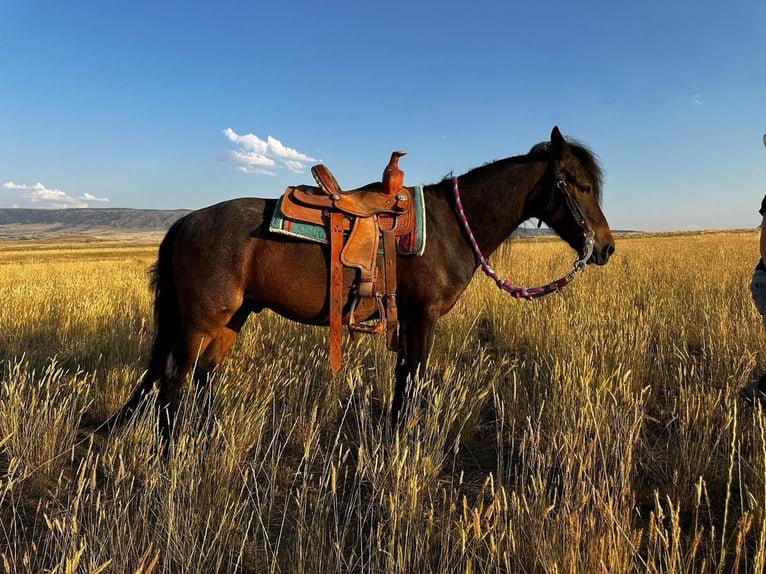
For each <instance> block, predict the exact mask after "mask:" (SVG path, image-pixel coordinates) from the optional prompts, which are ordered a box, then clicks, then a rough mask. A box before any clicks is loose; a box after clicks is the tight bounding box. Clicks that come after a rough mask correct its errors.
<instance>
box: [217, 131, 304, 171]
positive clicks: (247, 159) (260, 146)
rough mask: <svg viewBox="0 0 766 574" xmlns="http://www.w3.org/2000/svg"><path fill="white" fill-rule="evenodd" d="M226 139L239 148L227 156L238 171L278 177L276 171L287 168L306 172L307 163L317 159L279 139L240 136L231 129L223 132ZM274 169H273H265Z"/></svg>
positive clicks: (252, 135) (253, 135)
mask: <svg viewBox="0 0 766 574" xmlns="http://www.w3.org/2000/svg"><path fill="white" fill-rule="evenodd" d="M223 134H224V135H225V136H226V138H227V139H228V140H229V141H230V142H232V143H235V144H237V145H238V146H239V148H238V149H235V150H231V151H229V153H228V154H227V155H226V156H225V157H226V159H229V160H231V161H233V162H234V163H235V164H236V165H237V171H241V172H244V173H256V174H263V175H276V172H275V171H273V170H274V169H281V168H287V169H288V170H290V171H292V172H295V173H302V172H303V171H305V170H306V163H311V162H316V161H318V160H317V159H315V158H313V157H311V156H309V155H306V154H304V153H301V152H299V151H298V150H296V149H295V148H291V147H287V146H286V145H284V144H283V143H282V142H281V141H279V140H278V139H277V138H275V137H272V136H270V135H269V136H267V137H266V140H265V141H264V140H262V139H261V138H259V137H258V136H256V135H255V134H245V135H240V134H238V133H237V132H235V131H234V130H233V129H231V128H226V129H225V130H223ZM265 168H272V169H265Z"/></svg>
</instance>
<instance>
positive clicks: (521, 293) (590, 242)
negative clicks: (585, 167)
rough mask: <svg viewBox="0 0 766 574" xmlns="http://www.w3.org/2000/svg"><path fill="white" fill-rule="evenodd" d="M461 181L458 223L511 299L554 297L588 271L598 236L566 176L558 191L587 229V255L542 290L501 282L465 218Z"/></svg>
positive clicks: (455, 190) (456, 193) (457, 198)
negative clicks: (570, 191)
mask: <svg viewBox="0 0 766 574" xmlns="http://www.w3.org/2000/svg"><path fill="white" fill-rule="evenodd" d="M457 179H458V178H457V177H453V178H452V193H453V196H454V198H455V212H456V213H457V217H458V220H459V221H460V223H461V225H462V226H463V230H464V231H465V232H466V235H468V240H469V242H470V244H471V247H472V248H473V251H474V254H475V255H476V257H478V259H479V262H480V263H481V269H482V271H483V272H484V273H485V274H486V275H487V276H488V277H490V278H491V279H493V280H494V281H495V284H496V285H497V286H498V287H499V288H500V289H502V290H503V291H505V292H506V293H508V294H509V295H510V296H511V297H514V298H515V299H526V300H528V301H531V300H532V299H537V298H538V297H543V296H545V295H549V294H551V293H557V292H559V291H561V289H563V288H564V287H566V286H567V285H568V284H569V283H571V281H572V280H573V279H574V278H575V275H576V274H577V273H579V272H580V271H582V270H583V269H585V266H586V265H587V262H588V259H590V256H591V255H592V254H593V246H594V244H595V241H594V239H593V236H594V232H593V230H592V229H590V228H589V227H588V224H587V222H586V219H585V215H584V214H583V212H582V208H581V207H580V205H579V204H578V203H577V201H576V200H575V199H574V198H573V197H572V196H571V195H570V193H569V190H568V189H567V182H566V179H565V178H564V176H563V174H560V175H559V178H558V180H557V181H556V188H557V189H559V190H561V191H562V192H563V193H564V197H565V198H566V203H567V206H568V207H569V209H570V210H571V211H572V215H573V216H574V217H575V219H576V220H577V223H578V224H579V225H580V226H581V227H583V229H584V231H585V242H584V246H583V254H582V256H581V257H580V258H579V259H577V260H575V262H574V263H573V265H572V270H571V271H570V272H569V273H567V274H566V275H565V276H564V277H562V278H561V279H557V280H555V281H551V282H550V283H548V284H546V285H541V286H540V287H518V286H516V285H512V284H511V283H510V282H509V281H508V280H507V279H501V278H500V277H499V276H498V275H497V273H496V272H495V270H494V269H492V267H490V265H489V261H488V260H487V258H486V257H484V255H483V254H482V252H481V249H480V248H479V244H478V243H477V242H476V238H475V237H474V235H473V231H471V226H470V225H469V223H468V218H467V217H466V215H465V211H463V202H462V201H461V200H460V190H459V188H458V181H457Z"/></svg>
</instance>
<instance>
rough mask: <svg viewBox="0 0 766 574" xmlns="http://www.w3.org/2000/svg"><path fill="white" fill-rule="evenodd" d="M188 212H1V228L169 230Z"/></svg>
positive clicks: (151, 210) (87, 210) (175, 210)
mask: <svg viewBox="0 0 766 574" xmlns="http://www.w3.org/2000/svg"><path fill="white" fill-rule="evenodd" d="M186 213H189V210H188V209H122V208H114V209H113V208H103V209H0V225H50V224H64V225H75V226H93V227H116V228H121V229H141V230H146V231H150V230H160V229H167V228H168V227H170V225H171V224H172V223H173V222H174V221H175V220H176V219H178V218H179V217H181V216H182V215H184V214H186Z"/></svg>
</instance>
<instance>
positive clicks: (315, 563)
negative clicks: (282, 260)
mask: <svg viewBox="0 0 766 574" xmlns="http://www.w3.org/2000/svg"><path fill="white" fill-rule="evenodd" d="M156 246H157V244H156V243H145V244H135V243H130V244H122V243H119V242H112V243H89V244H77V243H59V244H57V243H39V242H38V243H28V244H24V243H13V242H8V243H2V242H0V301H2V306H0V342H1V343H0V572H3V571H4V572H9V573H11V572H12V573H16V572H19V573H35V574H36V573H40V572H56V573H70V572H72V573H73V572H119V573H122V572H136V573H149V572H173V573H175V572H183V573H210V572H253V573H262V572H263V573H281V572H285V573H315V572H316V573H327V572H333V573H334V572H339V573H340V572H372V573H399V572H401V573H421V572H434V573H436V572H439V573H441V572H466V573H480V572H513V573H516V572H518V573H538V572H544V573H605V572H609V573H618V574H622V573H631V572H641V573H643V572H647V573H658V572H663V573H708V572H710V573H713V572H715V573H723V572H726V573H728V572H756V573H758V572H762V571H763V570H764V565H765V564H766V424H764V421H765V420H766V419H764V416H766V413H761V410H760V408H753V407H751V406H748V405H746V404H744V403H743V402H742V401H741V400H740V399H739V398H738V396H737V390H738V389H739V387H741V386H742V385H744V384H746V383H747V382H749V381H751V380H753V378H754V377H756V376H758V375H759V374H760V373H761V372H763V371H764V369H766V345H765V343H766V337H764V330H763V325H762V323H761V320H760V317H759V316H758V314H757V312H756V310H755V308H754V306H753V304H752V302H751V300H750V295H749V292H748V283H749V279H750V274H751V271H752V268H753V267H754V265H755V262H756V261H757V257H758V256H757V252H758V247H757V246H758V233H757V231H755V230H752V231H739V232H736V231H729V232H705V233H689V234H664V235H663V234H645V235H644V234H624V235H618V237H617V251H616V253H615V255H614V257H613V258H612V260H611V262H610V263H609V264H608V265H606V266H604V267H589V268H588V269H587V270H586V271H585V272H584V273H582V274H581V275H579V276H578V277H577V279H576V280H575V281H574V282H573V283H572V284H571V285H570V286H569V287H568V288H567V289H566V290H565V291H564V292H563V293H560V294H555V295H551V296H549V297H545V298H542V299H539V300H536V301H533V302H527V301H518V300H514V299H511V298H510V297H508V296H507V295H505V294H503V293H502V292H500V291H499V290H498V289H497V288H496V287H495V285H494V284H493V282H492V281H490V280H488V279H487V278H485V277H484V276H483V275H482V274H481V272H480V271H479V272H477V276H476V277H475V278H474V281H473V282H472V284H471V286H470V287H469V289H468V291H467V292H466V293H465V294H464V296H463V297H462V299H461V301H460V302H459V303H458V305H457V306H456V307H455V308H454V309H453V310H452V311H451V312H450V313H449V314H448V315H446V316H445V317H444V318H443V319H442V321H441V322H440V323H439V327H438V333H437V338H436V342H435V344H434V348H433V351H432V354H431V360H430V363H429V372H428V374H427V376H426V377H425V378H424V379H422V380H419V381H417V382H416V384H415V385H414V387H413V389H412V395H413V396H412V399H411V409H410V412H409V413H408V416H407V418H406V421H405V423H404V424H403V425H402V427H401V429H399V431H398V432H397V433H391V432H390V429H389V428H388V427H387V420H388V408H389V405H390V400H391V396H392V390H393V379H394V372H393V370H394V369H393V368H394V355H393V354H391V353H390V352H388V351H386V349H385V344H384V340H383V338H382V337H370V336H361V337H357V338H356V339H355V340H353V341H351V340H350V339H349V338H348V336H346V338H345V340H344V368H343V370H342V371H341V373H339V374H338V375H337V376H335V377H333V376H332V374H331V373H330V370H329V366H328V361H327V332H326V330H324V329H320V328H314V327H307V326H303V325H299V324H296V323H292V322H289V321H286V320H284V319H282V318H280V317H279V316H277V315H275V314H272V313H270V312H264V313H261V314H260V315H258V316H251V318H250V319H249V321H248V323H247V325H246V326H245V328H244V329H243V332H242V333H241V335H240V337H239V339H238V341H237V343H236V344H235V346H234V348H233V350H232V351H231V353H230V354H229V356H228V357H227V359H226V360H225V361H224V363H223V364H222V365H221V366H220V368H219V370H218V371H217V372H216V373H215V375H214V379H213V381H212V387H213V392H214V400H213V413H214V418H213V420H200V419H201V418H203V414H202V412H201V411H200V410H199V409H198V408H197V406H196V402H195V401H194V397H193V396H192V394H189V396H188V400H186V401H185V402H184V405H183V407H182V412H181V416H180V419H179V428H178V438H177V440H176V441H175V443H174V444H173V447H172V448H171V450H170V453H169V456H168V457H167V458H165V457H163V456H162V452H161V449H158V447H157V443H156V438H155V432H154V420H153V418H152V416H151V412H150V411H149V409H146V410H145V411H143V412H141V413H140V415H139V416H137V417H135V418H134V419H133V420H132V421H131V422H130V423H129V424H127V425H126V426H125V427H123V428H121V429H118V430H116V431H114V432H113V433H111V434H106V433H103V432H101V431H99V430H98V429H97V430H96V431H95V432H94V431H93V425H94V424H95V425H97V424H98V423H99V422H100V421H103V420H105V419H106V417H107V416H108V415H109V414H111V413H112V412H114V411H115V410H116V409H117V408H118V407H119V406H120V405H121V403H122V402H123V401H124V400H125V399H126V398H127V396H128V395H129V393H130V392H131V391H132V389H133V388H134V386H135V385H136V383H137V381H138V380H139V378H140V376H141V374H142V372H143V369H144V366H145V361H146V360H147V359H148V354H149V347H150V345H151V340H152V330H153V324H152V318H151V299H150V293H149V290H148V287H147V282H148V277H147V269H148V267H149V266H150V265H151V264H152V263H153V261H154V257H155V253H156ZM574 256H575V254H574V253H573V252H572V251H571V250H570V249H569V248H568V247H566V245H564V244H563V242H561V241H559V240H554V239H531V240H513V241H511V242H509V243H507V244H506V245H504V246H503V247H502V248H501V250H500V251H499V252H497V253H495V254H494V256H493V257H492V258H491V261H492V264H493V266H494V267H495V269H496V270H497V271H498V272H499V273H500V274H501V276H503V277H507V278H508V279H509V280H511V281H512V282H514V283H516V284H521V285H526V286H534V285H539V284H541V283H546V282H548V281H550V280H552V279H555V278H558V277H560V276H562V275H564V274H565V273H566V272H568V271H569V269H570V268H571V262H572V260H573V259H574Z"/></svg>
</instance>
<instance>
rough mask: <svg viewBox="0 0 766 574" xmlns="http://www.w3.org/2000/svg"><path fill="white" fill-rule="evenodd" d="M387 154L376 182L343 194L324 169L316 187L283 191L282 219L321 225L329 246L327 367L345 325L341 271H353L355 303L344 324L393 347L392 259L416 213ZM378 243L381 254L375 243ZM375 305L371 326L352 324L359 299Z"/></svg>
mask: <svg viewBox="0 0 766 574" xmlns="http://www.w3.org/2000/svg"><path fill="white" fill-rule="evenodd" d="M403 155H405V152H402V151H395V152H393V153H392V154H391V159H390V161H389V162H388V165H387V166H386V168H385V169H384V170H383V177H382V179H381V182H379V183H373V184H369V185H366V186H364V187H362V188H359V189H353V190H348V191H344V190H342V189H341V188H340V185H338V182H337V181H336V179H335V177H334V176H333V175H332V173H330V170H329V169H327V168H326V167H325V166H324V165H316V166H314V167H312V168H311V173H312V175H313V176H314V179H315V180H316V182H317V184H318V186H319V187H313V186H305V185H301V186H295V187H292V186H291V187H288V188H287V190H286V191H285V195H284V196H283V198H282V203H281V209H282V213H283V214H284V216H285V217H286V218H289V219H292V220H294V221H300V222H304V223H312V224H315V225H321V226H323V227H325V229H326V230H327V235H328V237H329V242H330V260H329V268H330V273H329V297H330V307H329V312H330V316H329V320H330V368H331V369H332V370H333V372H338V371H339V370H340V367H341V346H342V325H343V323H344V313H343V304H344V288H343V267H344V266H345V267H350V268H353V269H356V270H357V276H356V280H355V283H354V285H353V286H352V294H353V295H354V298H353V300H352V302H351V310H350V312H349V313H348V317H347V319H345V321H346V322H347V324H348V328H349V331H350V332H352V333H355V332H356V333H382V332H383V331H386V346H387V347H388V348H389V349H390V350H396V349H397V346H398V319H397V309H396V254H397V241H398V239H399V238H400V237H403V236H406V235H408V234H411V233H412V232H413V229H414V226H415V210H414V209H413V197H412V192H411V191H410V190H409V189H407V188H406V187H403V182H404V173H403V172H402V170H401V169H399V165H398V162H399V158H400V157H401V156H403ZM381 240H382V251H381V249H380V244H381ZM363 298H366V299H365V300H371V301H373V302H374V307H370V311H372V310H373V309H376V310H377V318H376V319H375V320H374V321H373V322H372V323H363V322H358V323H357V322H355V321H354V310H355V309H356V308H357V305H358V303H359V302H360V301H361V300H362V299H363Z"/></svg>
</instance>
